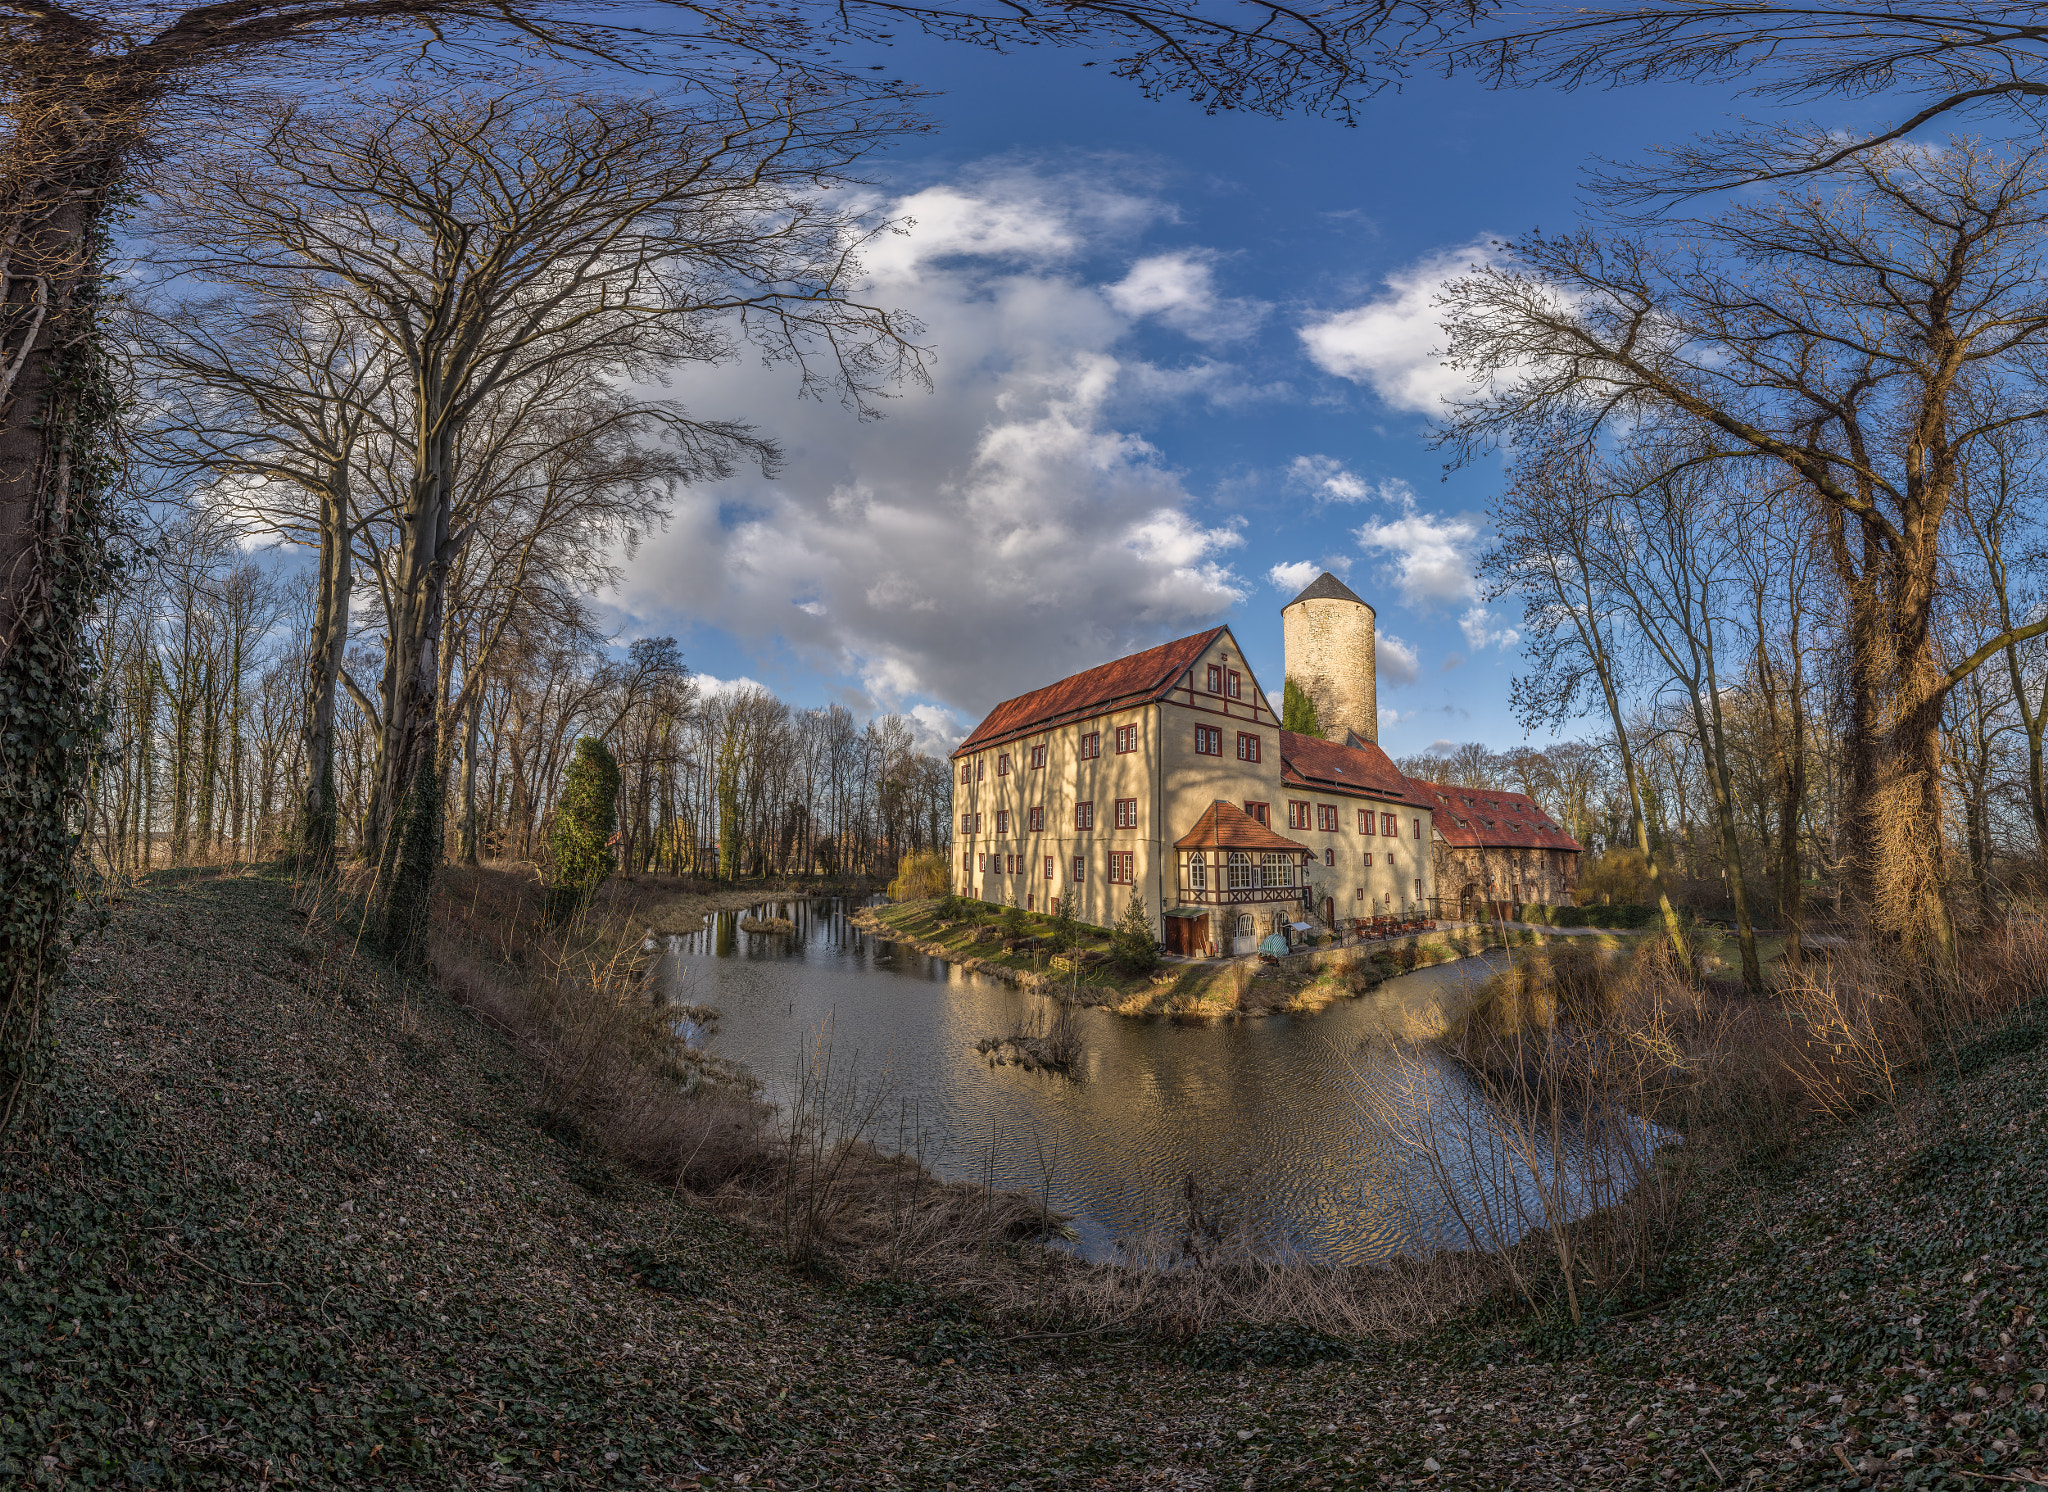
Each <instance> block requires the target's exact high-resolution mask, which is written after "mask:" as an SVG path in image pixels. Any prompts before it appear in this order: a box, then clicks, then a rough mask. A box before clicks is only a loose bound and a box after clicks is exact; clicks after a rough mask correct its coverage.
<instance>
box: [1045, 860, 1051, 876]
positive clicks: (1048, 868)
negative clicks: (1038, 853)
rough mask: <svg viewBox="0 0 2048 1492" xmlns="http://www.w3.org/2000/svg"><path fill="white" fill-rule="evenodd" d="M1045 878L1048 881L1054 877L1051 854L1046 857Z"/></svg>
mask: <svg viewBox="0 0 2048 1492" xmlns="http://www.w3.org/2000/svg"><path fill="white" fill-rule="evenodd" d="M1045 878H1046V879H1047V880H1048V881H1049V880H1051V879H1052V856H1050V855H1047V856H1046V857H1045Z"/></svg>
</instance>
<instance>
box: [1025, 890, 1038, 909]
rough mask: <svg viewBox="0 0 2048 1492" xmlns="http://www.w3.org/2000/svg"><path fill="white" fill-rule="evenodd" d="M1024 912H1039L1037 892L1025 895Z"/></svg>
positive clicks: (1028, 892)
mask: <svg viewBox="0 0 2048 1492" xmlns="http://www.w3.org/2000/svg"><path fill="white" fill-rule="evenodd" d="M1024 910H1025V911H1027V912H1035V911H1037V910H1038V893H1037V892H1035V891H1027V892H1025V893H1024Z"/></svg>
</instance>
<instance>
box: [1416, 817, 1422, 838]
mask: <svg viewBox="0 0 2048 1492" xmlns="http://www.w3.org/2000/svg"><path fill="white" fill-rule="evenodd" d="M1415 837H1416V838H1417V839H1420V838H1422V820H1421V819H1417V820H1415Z"/></svg>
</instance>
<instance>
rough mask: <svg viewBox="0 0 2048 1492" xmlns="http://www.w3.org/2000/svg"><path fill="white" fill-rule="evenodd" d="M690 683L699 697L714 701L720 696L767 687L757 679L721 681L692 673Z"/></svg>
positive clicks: (706, 674) (710, 676)
mask: <svg viewBox="0 0 2048 1492" xmlns="http://www.w3.org/2000/svg"><path fill="white" fill-rule="evenodd" d="M690 682H691V683H692V684H694V685H696V686H697V693H698V695H699V696H701V697H704V698H714V699H715V698H716V697H717V696H719V695H721V694H742V693H746V692H748V691H751V690H761V689H766V688H767V687H768V686H767V685H766V684H763V683H761V682H760V681H759V680H757V679H749V678H737V679H721V678H717V677H714V676H713V675H711V674H708V673H692V674H691V675H690Z"/></svg>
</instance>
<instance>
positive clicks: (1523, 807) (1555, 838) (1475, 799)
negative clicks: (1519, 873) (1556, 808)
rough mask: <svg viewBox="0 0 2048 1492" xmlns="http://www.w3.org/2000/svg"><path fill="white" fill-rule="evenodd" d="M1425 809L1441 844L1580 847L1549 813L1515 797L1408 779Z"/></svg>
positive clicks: (1466, 846) (1536, 847)
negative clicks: (1441, 839) (1420, 796)
mask: <svg viewBox="0 0 2048 1492" xmlns="http://www.w3.org/2000/svg"><path fill="white" fill-rule="evenodd" d="M1408 781H1409V784H1410V786H1412V787H1414V788H1415V789H1416V790H1417V791H1418V792H1420V793H1421V794H1422V795H1423V801H1425V802H1426V803H1428V804H1429V806H1430V810H1431V812H1430V822H1431V824H1432V825H1433V826H1434V828H1435V829H1436V832H1437V833H1439V834H1441V835H1442V836H1443V837H1444V843H1446V844H1449V845H1455V846H1459V847H1462V848H1480V847H1483V848H1486V849H1534V850H1566V851H1569V852H1570V853H1572V854H1574V855H1576V854H1578V853H1580V851H1581V849H1582V848H1583V847H1582V846H1581V845H1580V844H1579V842H1578V841H1577V840H1576V839H1573V838H1572V837H1571V835H1569V834H1567V833H1565V832H1564V830H1562V829H1560V828H1558V827H1557V825H1556V824H1555V823H1554V822H1553V821H1552V820H1551V818H1550V815H1548V814H1547V813H1545V812H1544V811H1543V810H1542V809H1540V808H1538V807H1537V806H1536V805H1535V804H1534V803H1532V802H1531V801H1530V800H1529V799H1528V798H1526V797H1524V796H1523V795H1522V794H1520V793H1497V792H1484V791H1481V790H1480V789H1478V788H1476V787H1449V786H1447V785H1445V784H1443V783H1440V782H1424V781H1422V780H1421V779H1420V778H1418V777H1411V778H1409V779H1408Z"/></svg>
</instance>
